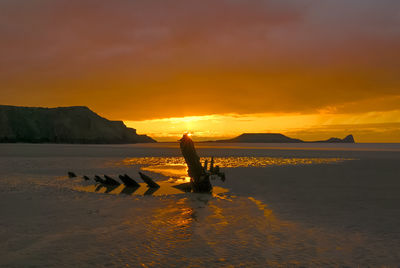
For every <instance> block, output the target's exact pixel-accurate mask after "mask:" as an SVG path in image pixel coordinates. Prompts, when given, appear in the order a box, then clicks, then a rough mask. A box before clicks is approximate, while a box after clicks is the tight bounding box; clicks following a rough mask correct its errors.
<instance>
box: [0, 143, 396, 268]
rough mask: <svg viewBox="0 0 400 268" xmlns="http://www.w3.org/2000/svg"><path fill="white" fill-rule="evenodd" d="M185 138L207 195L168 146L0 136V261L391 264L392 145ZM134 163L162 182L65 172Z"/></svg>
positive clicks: (133, 171)
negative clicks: (204, 177) (116, 182)
mask: <svg viewBox="0 0 400 268" xmlns="http://www.w3.org/2000/svg"><path fill="white" fill-rule="evenodd" d="M294 146H298V147H297V148H295V147H294ZM197 147H198V152H199V154H200V156H201V157H202V159H206V158H208V159H209V157H211V156H214V157H215V164H216V165H219V166H220V167H221V168H222V170H223V171H224V172H225V173H226V177H227V179H226V181H225V182H222V181H221V180H219V179H215V180H212V183H213V184H214V192H213V194H210V195H208V194H193V193H184V192H182V191H180V190H178V189H176V188H174V187H172V186H173V185H175V184H177V183H181V182H185V181H187V175H186V166H185V164H184V161H183V159H182V157H180V152H179V149H178V147H177V144H174V143H163V144H150V145H50V144H46V145H38V144H36V145H30V144H0V215H2V217H1V218H0V227H1V228H0V267H2V266H4V267H27V266H29V267H46V266H50V267H71V266H73V265H75V266H78V267H92V266H93V267H103V266H104V267H123V266H125V267H129V266H130V267H182V266H185V267H186V266H187V267H249V266H251V267H287V266H290V267H298V266H306V267H321V266H323V267H326V266H330V267H342V266H349V267H357V266H359V267H366V266H370V267H398V265H399V263H400V242H399V241H400V227H399V226H400V197H399V196H400V195H399V192H400V180H399V179H400V166H399V161H400V146H399V144H345V145H335V144H306V145H304V144H301V145H297V144H296V145H293V144H290V145H289V144H251V145H249V144H215V143H211V144H209V143H201V144H197ZM140 170H141V171H143V172H144V173H146V174H148V175H150V176H152V177H153V178H155V180H156V181H157V182H158V183H159V184H160V185H161V186H162V187H161V188H160V189H159V190H157V191H154V192H151V193H149V192H147V191H148V188H146V187H145V186H144V185H143V186H142V187H140V188H139V189H137V190H135V191H132V190H129V189H126V188H124V187H123V186H119V187H115V188H112V189H108V188H105V187H99V186H98V185H95V183H94V182H93V181H89V182H87V181H84V180H82V178H81V177H78V178H75V179H70V178H68V177H66V172H67V171H74V172H76V173H77V174H78V175H80V176H81V175H88V176H90V177H93V176H94V175H95V174H98V175H102V174H108V175H110V176H112V177H114V178H117V177H118V174H124V173H127V174H129V175H130V176H131V177H133V178H135V179H137V181H140V179H139V177H138V176H137V172H138V171H140ZM146 192H147V193H146Z"/></svg>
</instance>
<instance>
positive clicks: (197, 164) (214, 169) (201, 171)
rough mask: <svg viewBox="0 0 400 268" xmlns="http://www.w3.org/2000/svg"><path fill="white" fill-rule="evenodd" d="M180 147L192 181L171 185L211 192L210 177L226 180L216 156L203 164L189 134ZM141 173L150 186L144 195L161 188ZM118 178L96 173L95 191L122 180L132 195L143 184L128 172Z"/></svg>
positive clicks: (117, 186) (69, 174)
mask: <svg viewBox="0 0 400 268" xmlns="http://www.w3.org/2000/svg"><path fill="white" fill-rule="evenodd" d="M180 149H181V152H182V155H183V157H184V159H185V162H186V164H187V167H188V175H189V177H190V182H186V183H180V184H175V185H171V186H170V187H174V188H176V189H178V190H180V191H182V192H194V193H211V191H212V189H213V186H212V184H211V182H210V179H215V178H216V177H219V178H221V180H222V181H225V174H224V173H223V172H221V171H220V168H219V166H218V165H214V157H212V158H211V159H210V162H209V161H208V159H205V160H204V164H203V165H202V163H201V161H200V157H199V156H198V155H197V152H196V149H195V147H194V143H193V141H192V139H191V138H190V137H189V135H187V134H184V135H183V137H182V139H180ZM208 168H209V169H208ZM139 175H140V177H141V179H142V180H143V181H144V182H145V184H146V185H147V187H148V189H147V190H146V192H145V193H144V195H152V194H153V193H154V192H156V191H157V190H158V189H159V188H160V185H159V184H157V183H156V182H155V181H154V180H153V179H152V178H151V177H149V176H148V175H145V174H143V173H142V172H139ZM68 176H69V177H70V178H74V177H76V174H75V173H73V172H68ZM82 178H83V179H84V180H85V181H89V180H90V178H89V177H88V176H86V175H85V176H83V177H82ZM118 178H119V179H120V181H118V180H117V179H113V178H112V177H110V176H107V175H104V179H103V178H102V177H100V176H98V175H95V176H94V181H95V182H96V185H97V186H96V189H95V192H98V191H100V189H102V188H106V191H105V192H104V193H110V192H112V191H113V190H114V189H116V188H119V186H120V185H121V182H122V184H123V186H124V188H123V189H122V191H121V193H122V194H128V195H131V194H133V193H134V192H135V191H136V190H137V189H138V188H140V187H141V184H139V183H138V182H136V181H135V180H134V179H132V178H131V177H129V176H128V175H127V174H124V175H119V176H118ZM142 185H143V183H142ZM161 185H163V187H165V184H162V183H161Z"/></svg>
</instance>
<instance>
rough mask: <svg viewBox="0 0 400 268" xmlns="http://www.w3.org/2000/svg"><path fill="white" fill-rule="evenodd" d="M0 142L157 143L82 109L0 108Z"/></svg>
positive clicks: (118, 123)
mask: <svg viewBox="0 0 400 268" xmlns="http://www.w3.org/2000/svg"><path fill="white" fill-rule="evenodd" d="M0 142H3V143H4V142H27V143H83V144H85V143H91V144H97V143H98V144H107V143H110V144H118V143H119V144H121V143H147V142H156V141H155V140H153V139H152V138H150V137H148V136H146V135H138V134H137V133H136V130H135V129H133V128H128V127H126V126H125V124H124V123H123V122H122V121H110V120H107V119H105V118H103V117H101V116H99V115H98V114H96V113H94V112H93V111H91V110H90V109H89V108H88V107H85V106H72V107H58V108H40V107H17V106H7V105H0Z"/></svg>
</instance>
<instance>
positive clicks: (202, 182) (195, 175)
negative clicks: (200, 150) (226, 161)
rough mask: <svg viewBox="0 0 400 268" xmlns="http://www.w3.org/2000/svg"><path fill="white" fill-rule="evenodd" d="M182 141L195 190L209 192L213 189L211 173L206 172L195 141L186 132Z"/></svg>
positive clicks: (184, 155)
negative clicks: (195, 146)
mask: <svg viewBox="0 0 400 268" xmlns="http://www.w3.org/2000/svg"><path fill="white" fill-rule="evenodd" d="M179 141H180V147H181V152H182V155H183V157H184V158H185V161H186V164H187V166H188V174H189V177H190V178H191V179H190V182H191V185H192V190H193V192H196V193H208V192H211V190H212V185H211V183H210V175H209V174H208V173H206V171H205V170H204V168H203V166H202V165H201V163H200V157H199V156H198V155H197V152H196V149H195V148H194V143H193V141H192V139H191V138H190V137H189V135H187V134H184V135H183V137H182V139H180V140H179Z"/></svg>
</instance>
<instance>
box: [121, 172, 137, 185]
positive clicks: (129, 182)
mask: <svg viewBox="0 0 400 268" xmlns="http://www.w3.org/2000/svg"><path fill="white" fill-rule="evenodd" d="M119 178H120V180H121V181H122V182H123V184H125V186H126V187H135V188H137V187H140V184H139V183H137V182H136V181H135V180H134V179H132V178H131V177H129V176H128V175H127V174H125V175H119Z"/></svg>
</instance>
